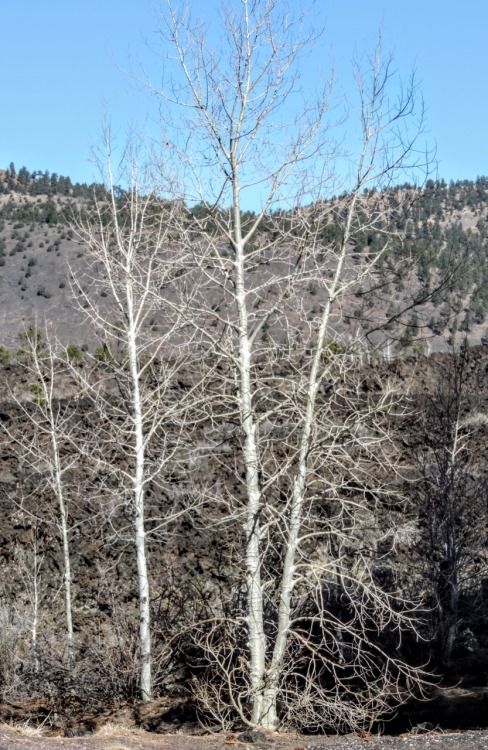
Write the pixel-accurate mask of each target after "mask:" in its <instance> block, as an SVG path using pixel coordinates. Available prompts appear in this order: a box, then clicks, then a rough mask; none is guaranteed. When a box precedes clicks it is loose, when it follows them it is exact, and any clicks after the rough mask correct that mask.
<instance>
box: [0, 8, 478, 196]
mask: <svg viewBox="0 0 488 750" xmlns="http://www.w3.org/2000/svg"><path fill="white" fill-rule="evenodd" d="M191 4H192V6H193V7H195V9H196V10H197V11H198V13H201V14H202V15H205V14H206V13H207V12H210V11H212V10H214V9H215V8H216V7H217V5H218V0H200V2H197V0H191ZM0 6H1V7H0V28H1V29H2V39H1V43H0V71H1V74H0V96H1V102H2V114H1V119H0V168H5V167H7V166H8V164H9V163H10V162H11V161H13V162H14V163H15V165H16V167H17V169H18V168H19V167H21V166H23V165H25V166H27V167H28V168H29V169H31V170H33V169H41V170H44V169H48V170H49V171H51V172H58V173H61V174H65V175H69V176H70V177H71V178H72V179H74V180H78V181H91V179H92V178H95V177H96V176H97V175H96V171H95V168H94V166H93V165H92V164H91V163H90V162H89V161H88V158H89V154H90V147H91V146H92V145H94V144H96V143H97V142H98V141H99V140H100V133H101V127H102V122H103V119H104V116H105V115H106V114H109V115H110V116H111V117H112V119H113V122H114V123H115V126H116V127H120V128H121V129H123V127H124V125H125V124H126V123H128V122H131V121H133V122H138V123H140V122H141V121H142V120H143V119H144V114H145V111H146V110H148V109H149V107H150V106H151V105H150V104H149V102H148V100H147V98H145V96H144V95H143V94H142V93H140V92H137V91H136V90H135V87H134V85H133V83H132V82H131V81H130V79H129V78H128V77H127V76H126V75H125V74H124V72H123V68H127V67H129V62H128V61H129V57H131V58H132V60H133V61H134V63H136V62H137V60H139V59H142V60H144V59H146V60H147V59H148V52H147V49H146V47H145V44H144V40H149V41H151V39H154V35H155V20H154V19H155V16H156V15H157V10H158V5H157V4H155V3H153V2H151V0H83V2H73V1H72V0H2V2H1V4H0ZM316 13H317V22H318V21H319V19H320V20H321V21H322V22H323V23H324V24H325V27H326V31H325V37H324V40H323V44H324V49H325V50H326V52H327V54H330V58H331V59H333V60H334V62H335V65H336V68H337V73H338V78H339V82H341V80H342V84H343V85H344V86H345V87H346V88H347V85H348V75H347V70H348V67H349V61H350V59H351V57H352V55H353V53H354V50H355V49H357V50H361V49H363V48H365V47H369V48H371V46H372V45H373V44H374V42H375V38H376V35H377V31H378V28H379V26H382V27H383V30H384V33H383V36H384V40H385V47H387V48H389V49H393V50H394V51H395V56H396V66H397V68H398V70H399V71H400V72H401V73H402V74H404V75H405V76H407V75H408V72H409V70H410V68H411V66H412V65H415V67H416V69H417V73H418V77H419V80H420V82H421V90H422V92H423V96H424V99H425V104H426V107H427V125H428V131H429V133H428V138H429V139H430V141H431V142H433V141H435V142H436V143H437V158H438V160H439V176H441V177H444V178H445V179H447V180H449V179H451V178H452V179H458V178H468V179H474V178H475V177H476V176H477V175H478V174H485V175H486V174H488V127H487V120H488V96H487V94H488V91H487V81H488V57H487V41H486V37H487V30H488V3H487V2H486V0H464V2H462V3H461V2H459V1H456V2H455V1H454V0H409V2H398V1H397V0H389V1H388V2H385V0H368V2H365V0H347V2H344V0H341V2H339V0H317V2H316ZM324 59H326V56H325V55H324ZM149 64H150V66H151V67H152V69H153V70H154V60H153V61H152V62H150V63H149Z"/></svg>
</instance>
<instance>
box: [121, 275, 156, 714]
mask: <svg viewBox="0 0 488 750" xmlns="http://www.w3.org/2000/svg"><path fill="white" fill-rule="evenodd" d="M127 302H128V319H129V329H128V349H129V368H130V374H131V385H132V407H133V425H134V447H135V473H134V509H135V518H134V525H135V543H136V553H137V580H138V587H139V647H140V686H141V698H142V700H143V701H144V702H147V701H151V700H152V674H151V672H152V663H151V662H152V657H151V611H150V597H149V578H148V572H147V559H146V529H145V520H144V469H145V449H144V427H143V416H142V403H141V393H140V387H139V368H138V360H137V341H136V331H135V330H134V328H133V320H134V315H133V310H132V295H131V290H130V288H128V289H127Z"/></svg>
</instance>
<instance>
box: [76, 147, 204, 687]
mask: <svg viewBox="0 0 488 750" xmlns="http://www.w3.org/2000/svg"><path fill="white" fill-rule="evenodd" d="M106 146H107V154H106V156H107V161H106V165H107V173H106V175H105V177H106V188H107V192H106V194H105V195H102V196H101V197H99V198H98V199H96V206H95V214H94V218H93V216H91V217H89V218H88V219H87V220H86V221H85V222H80V223H79V224H78V226H77V231H78V234H79V236H80V238H81V239H82V240H83V242H84V243H85V246H86V261H87V265H86V270H85V272H84V273H83V274H81V275H80V276H79V277H78V279H77V283H78V285H79V287H78V289H79V291H80V292H81V297H80V299H81V300H82V304H83V307H84V309H85V312H86V313H87V314H88V316H89V317H90V318H91V321H92V323H93V325H94V328H95V330H96V331H97V333H98V335H99V336H100V339H101V341H102V346H101V347H100V349H99V350H98V352H97V354H96V358H98V364H96V365H95V368H90V369H86V368H85V370H83V371H79V372H78V377H79V378H81V379H82V381H83V387H84V388H86V389H87V392H88V393H89V395H90V398H91V400H92V402H93V405H94V414H95V419H94V422H93V425H92V435H91V439H90V440H89V441H88V442H87V444H86V445H85V446H84V451H85V452H86V453H87V454H88V456H89V458H90V460H91V461H92V466H93V467H94V470H96V471H98V473H99V474H100V475H101V476H103V477H104V480H103V490H102V491H103V493H104V497H105V500H104V503H103V505H104V511H105V515H106V519H107V517H108V521H109V523H111V524H112V527H113V531H114V533H116V534H118V535H122V536H124V533H125V531H124V525H122V528H121V527H120V523H118V524H117V522H116V521H115V520H114V519H117V517H119V518H120V516H122V519H125V520H127V519H130V524H131V526H132V529H133V541H134V543H135V549H136V557H137V580H138V593H139V618H140V619H139V639H140V689H141V698H142V700H143V701H149V700H151V699H152V695H153V678H152V650H151V648H152V647H151V592H150V575H149V566H148V559H147V556H148V551H147V537H148V534H149V533H150V534H151V535H152V536H157V535H159V537H161V538H162V537H164V535H165V534H166V533H167V532H168V529H169V527H170V525H171V523H172V522H173V521H174V520H175V518H176V517H177V516H178V515H179V514H181V513H186V512H188V510H189V508H190V507H191V500H189V499H188V498H187V502H186V504H185V503H183V504H182V503H179V502H178V501H177V500H174V498H173V495H172V494H171V492H169V490H168V485H167V484H165V479H164V474H165V469H166V467H167V466H168V465H171V467H172V471H175V470H177V466H178V461H180V460H181V451H182V446H183V439H182V431H183V425H186V424H187V422H188V421H189V420H188V419H185V414H186V412H187V411H188V409H189V404H190V402H192V397H193V393H194V391H196V390H197V385H194V387H193V388H192V387H189V388H188V389H187V390H186V391H184V392H183V393H182V392H181V388H179V386H178V384H177V382H178V377H179V376H180V374H181V373H182V371H183V369H184V366H185V361H186V354H185V352H186V349H185V348H184V347H183V344H182V343H181V341H180V343H179V344H178V328H179V325H180V323H179V318H178V316H174V315H173V316H172V315H171V314H170V313H169V312H168V311H166V312H165V315H164V317H162V316H161V314H159V313H160V307H161V305H160V302H159V300H158V291H159V288H160V287H161V286H164V285H165V284H168V283H170V282H171V280H172V278H173V276H174V274H175V273H176V271H177V268H178V263H179V262H181V259H178V258H177V257H173V256H172V254H171V252H169V251H168V243H169V239H170V238H169V231H170V227H171V224H172V219H171V216H172V213H174V211H175V210H177V209H178V207H177V206H171V205H165V204H164V203H162V202H161V201H160V200H159V199H158V198H157V197H156V196H155V194H154V193H153V192H152V190H151V189H149V188H148V187H147V185H146V184H145V182H144V174H142V173H140V172H138V169H137V167H136V163H135V160H134V159H133V158H132V156H131V155H130V153H129V155H128V158H127V162H125V165H128V166H127V167H126V166H123V167H122V170H123V171H122V172H121V173H120V174H118V176H117V179H116V177H115V176H114V173H113V171H112V161H111V153H110V150H111V144H110V139H109V138H107V140H106ZM129 151H130V150H129ZM124 170H125V171H124ZM121 185H122V186H125V187H121ZM170 344H171V347H170V346H169V345H170ZM194 383H198V379H195V380H194ZM155 487H157V488H159V490H160V491H161V492H162V493H163V495H164V496H165V498H166V507H165V508H164V509H161V510H160V511H159V513H158V514H157V515H156V516H153V515H151V516H150V517H149V518H148V517H147V514H146V508H145V496H146V494H147V493H148V491H149V490H150V489H154V488H155Z"/></svg>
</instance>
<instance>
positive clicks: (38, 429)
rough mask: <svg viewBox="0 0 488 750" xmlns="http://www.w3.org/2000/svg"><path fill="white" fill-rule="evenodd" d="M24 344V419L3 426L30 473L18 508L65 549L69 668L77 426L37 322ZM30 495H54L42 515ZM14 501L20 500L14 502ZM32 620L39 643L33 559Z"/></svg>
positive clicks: (20, 400) (20, 397) (17, 397)
mask: <svg viewBox="0 0 488 750" xmlns="http://www.w3.org/2000/svg"><path fill="white" fill-rule="evenodd" d="M20 338H21V341H22V348H21V350H20V352H19V356H20V357H21V361H22V363H23V367H24V368H25V371H26V373H27V374H28V377H29V379H30V380H32V382H31V383H30V384H29V390H28V393H24V394H18V393H15V392H12V398H13V401H14V403H16V404H17V406H18V408H19V409H20V411H21V414H22V417H23V421H21V422H20V423H19V424H20V428H19V425H15V426H13V427H10V426H9V424H8V423H7V424H5V425H3V429H4V431H5V433H6V435H7V436H8V438H9V440H10V441H11V445H12V446H14V448H15V451H16V453H17V455H18V458H19V462H20V464H21V465H22V466H23V472H24V474H25V475H26V476H27V477H29V479H30V484H31V489H30V493H24V495H23V501H22V507H23V510H24V511H25V512H26V513H30V514H31V515H32V516H33V523H34V524H36V523H37V522H40V523H48V524H54V525H55V526H57V528H58V529H59V533H60V538H61V545H62V550H63V587H64V600H65V618H66V639H67V654H68V664H69V666H70V667H73V662H74V650H73V646H74V644H73V614H72V601H73V596H72V575H71V555H70V537H71V534H72V528H71V527H70V521H69V505H70V501H72V500H73V499H74V494H75V492H76V488H75V485H74V483H73V481H72V478H71V477H70V473H71V472H72V471H73V469H74V468H75V467H76V466H77V464H78V459H79V453H78V449H77V438H76V435H77V426H76V422H75V421H74V420H73V411H72V407H71V405H70V404H69V403H67V402H66V401H63V400H62V399H61V398H60V397H59V393H58V392H57V389H58V388H60V385H61V379H62V376H63V369H64V371H66V365H65V363H64V364H63V361H62V359H60V358H58V356H57V354H56V353H55V351H54V348H53V346H52V344H51V343H50V342H49V341H48V339H47V336H45V337H43V336H42V334H41V332H40V331H39V329H38V328H36V326H34V325H31V326H29V327H28V328H27V329H26V330H25V331H24V332H23V333H21V335H20ZM28 494H31V495H34V496H35V497H36V498H39V497H42V496H43V494H44V495H46V494H47V495H48V496H49V495H52V497H53V500H54V501H55V506H54V507H50V508H48V509H47V512H46V513H43V509H42V508H41V509H40V510H39V511H38V510H37V509H34V508H32V507H31V508H30V509H29V508H28V507H27V504H26V502H25V500H26V499H27V497H28ZM16 501H17V502H19V501H18V499H17V500H16ZM32 575H33V586H34V594H33V595H34V601H33V607H34V613H35V614H34V622H33V643H34V644H35V642H36V641H37V632H36V629H37V627H36V623H37V619H38V614H37V610H38V597H37V585H38V573H37V562H36V561H35V562H34V572H33V574H32Z"/></svg>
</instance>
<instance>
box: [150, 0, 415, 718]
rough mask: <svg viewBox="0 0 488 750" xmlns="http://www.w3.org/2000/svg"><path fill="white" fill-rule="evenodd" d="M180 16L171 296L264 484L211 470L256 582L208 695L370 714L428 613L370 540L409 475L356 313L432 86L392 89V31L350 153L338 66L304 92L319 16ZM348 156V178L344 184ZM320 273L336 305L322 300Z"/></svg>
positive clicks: (365, 78)
mask: <svg viewBox="0 0 488 750" xmlns="http://www.w3.org/2000/svg"><path fill="white" fill-rule="evenodd" d="M164 23H165V24H166V25H165V27H164V28H163V32H162V33H163V36H164V39H165V44H167V43H168V41H169V42H170V43H171V45H172V49H173V57H174V56H176V61H177V71H176V72H174V68H172V67H171V65H169V64H168V65H167V63H169V57H168V59H165V67H164V75H165V76H166V77H165V78H164V80H163V82H162V85H161V86H155V85H153V84H151V83H149V84H148V85H149V87H150V89H151V90H152V92H153V93H154V94H156V95H157V96H158V97H159V98H160V99H161V101H162V104H163V106H162V112H163V115H162V121H161V128H162V136H161V138H162V141H163V142H164V144H165V146H164V152H163V157H162V158H161V160H160V164H159V170H160V171H159V174H160V183H159V184H160V190H161V191H162V192H163V193H164V192H166V194H167V195H168V196H170V197H172V198H173V200H175V199H177V198H178V199H179V200H180V201H185V203H186V205H187V206H188V209H187V210H186V211H180V212H177V213H175V214H174V215H173V216H172V221H173V232H174V235H173V236H174V237H175V245H176V246H177V247H178V248H179V250H178V252H180V253H182V254H183V256H184V258H185V262H184V263H183V264H182V274H181V275H180V276H179V278H177V279H175V280H174V281H173V284H172V285H171V287H170V288H169V289H168V290H165V289H160V290H159V295H158V297H159V299H160V300H161V301H162V303H164V305H165V308H166V309H167V310H174V311H177V312H178V314H179V315H180V316H182V318H183V319H184V320H185V321H187V323H188V324H189V326H190V327H191V328H192V329H193V331H194V334H193V335H194V336H196V335H197V334H198V335H199V338H200V346H201V347H202V350H203V351H205V350H207V351H210V352H213V353H214V355H217V356H218V357H219V358H221V360H222V362H223V363H224V364H223V365H222V367H221V370H220V373H221V380H220V381H219V382H218V384H217V381H215V385H216V387H215V390H214V399H213V403H212V405H211V406H212V410H211V412H212V413H211V416H212V419H213V420H214V422H213V423H214V424H218V423H219V422H220V430H219V429H217V430H216V437H215V445H217V444H218V443H220V442H221V440H222V436H223V434H224V432H225V430H228V429H229V426H230V425H232V424H233V423H234V424H237V427H236V428H235V438H236V440H237V442H238V446H239V450H238V454H237V456H236V466H237V469H236V471H237V477H241V476H243V479H242V484H243V494H244V496H245V499H244V500H243V499H242V498H241V496H240V493H238V494H237V495H236V496H230V493H229V492H228V490H226V489H225V488H219V491H215V483H214V485H213V487H214V500H215V504H224V505H226V507H227V508H228V513H227V518H226V521H227V528H229V529H230V533H231V536H230V539H232V540H233V541H232V542H231V544H232V546H233V547H236V548H240V555H241V566H242V581H241V586H243V587H244V597H243V599H242V597H241V599H240V601H241V604H240V605H239V606H237V609H234V610H233V611H232V612H231V613H230V614H229V616H228V617H227V619H226V618H225V617H223V616H221V618H220V623H219V624H217V625H214V626H212V627H211V629H210V633H209V632H208V631H202V633H201V637H200V643H201V644H202V647H203V649H204V650H205V651H206V653H207V655H208V659H209V663H211V666H212V669H213V672H212V669H210V670H209V674H210V676H209V677H208V679H207V681H206V682H205V684H203V687H202V683H200V695H203V694H204V695H205V696H206V702H207V704H208V705H209V706H210V709H209V710H211V711H212V712H213V713H214V715H220V716H223V715H226V716H231V715H237V716H238V717H239V720H240V721H244V722H246V723H248V724H250V725H252V726H261V727H265V728H274V727H276V726H277V725H278V723H279V722H280V721H287V720H291V717H292V716H293V714H294V715H295V719H296V716H297V709H298V708H299V709H300V713H301V721H302V723H303V725H306V726H309V727H316V726H317V725H318V724H319V723H320V722H324V720H328V721H330V722H331V723H335V724H339V725H347V726H357V725H361V724H364V723H367V722H368V721H370V720H371V717H372V716H374V715H375V712H376V711H377V710H379V709H382V708H385V706H387V705H388V703H389V701H390V700H392V699H393V698H394V696H395V693H396V695H397V696H398V695H399V694H400V692H401V689H400V685H403V687H407V688H408V686H409V682H410V680H411V679H412V678H413V677H414V672H413V671H412V670H410V669H409V667H408V666H407V665H406V664H405V663H403V662H402V660H401V659H400V658H394V657H392V656H391V655H390V654H389V653H388V652H387V651H386V650H385V649H384V648H383V647H382V645H381V640H378V638H379V636H378V633H381V632H383V631H391V632H393V631H394V630H395V629H400V628H401V623H402V621H403V622H405V621H409V612H408V605H407V603H406V602H402V599H401V596H399V595H395V593H394V592H390V593H387V592H386V591H385V590H383V588H382V587H381V586H380V585H378V582H377V580H376V579H375V575H374V562H373V560H374V554H373V552H372V550H374V546H375V543H376V542H375V540H377V539H378V538H379V537H380V536H381V533H382V531H381V529H380V524H379V522H378V521H377V520H376V513H375V507H376V506H377V505H381V504H382V503H384V502H386V501H387V498H388V496H389V493H390V492H391V485H390V484H389V480H391V478H392V475H394V467H395V460H394V451H393V448H392V444H391V441H390V440H389V431H390V426H391V421H390V420H388V419H387V418H386V417H385V415H386V414H388V413H389V412H391V411H392V410H394V408H395V407H394V403H395V401H394V398H393V397H392V394H391V390H390V389H389V387H388V385H385V384H381V385H379V386H377V387H373V386H371V388H372V390H370V387H369V386H368V383H367V376H366V375H365V374H364V373H362V372H361V370H360V368H359V367H358V360H359V356H358V352H361V351H362V350H365V348H366V347H367V342H366V341H365V331H364V330H361V329H360V328H358V330H357V331H356V335H355V337H354V340H353V342H352V343H350V344H348V342H347V337H346V336H345V334H344V333H341V330H342V331H344V329H343V326H342V318H343V309H344V305H345V304H346V300H347V297H348V295H352V294H353V293H354V291H355V290H357V289H358V287H359V285H360V284H365V285H366V286H367V287H368V288H369V289H370V290H372V289H373V288H374V287H375V285H376V277H375V268H376V266H377V264H378V261H379V259H380V258H381V257H382V255H383V254H384V253H385V251H386V250H387V248H388V242H389V238H390V237H391V232H390V224H389V214H390V211H391V209H392V205H393V204H394V203H395V202H396V201H397V200H398V199H399V198H400V197H401V195H400V194H399V191H397V190H392V191H389V190H388V189H389V188H391V186H392V185H394V184H395V181H397V180H398V179H399V178H400V177H401V176H402V175H403V174H404V173H405V170H407V169H409V168H412V169H413V168H414V167H415V166H417V165H418V162H417V158H416V154H415V142H416V138H417V136H418V134H419V131H420V129H421V127H422V112H421V107H420V111H419V114H418V115H417V105H418V102H417V101H416V88H415V83H414V81H410V82H409V84H408V85H407V86H406V87H403V88H397V89H396V90H395V89H393V93H392V94H390V93H389V91H390V87H391V86H392V84H393V80H392V79H393V70H392V67H391V59H389V58H386V60H385V59H384V58H383V57H382V54H381V49H380V47H378V48H377V49H376V51H375V54H374V55H373V57H372V59H370V60H368V61H367V62H366V64H365V65H362V64H361V63H358V64H357V66H356V71H355V72H356V80H357V84H358V91H359V98H358V114H359V129H358V130H355V131H354V134H352V132H351V131H350V132H349V134H348V137H349V139H350V140H349V143H354V144H357V147H356V146H354V147H353V148H352V149H351V150H350V152H348V153H347V155H346V160H345V161H346V164H347V168H346V170H344V168H342V169H341V168H340V167H339V168H338V167H337V164H333V163H332V162H333V157H334V156H336V154H337V152H338V151H340V149H339V148H338V147H335V146H332V138H331V130H330V122H328V121H327V112H328V104H329V98H330V85H327V86H326V87H325V88H324V89H323V90H322V91H320V92H319V94H318V96H317V97H315V98H314V99H313V100H309V101H306V100H305V99H304V97H303V96H302V93H303V88H302V86H301V82H300V64H301V60H302V53H304V52H306V51H307V50H308V48H309V45H310V44H313V43H315V42H316V41H317V38H316V35H315V34H314V32H313V31H310V29H311V27H312V22H311V18H307V17H306V16H298V17H293V14H292V13H290V12H289V9H288V8H284V7H283V3H279V2H276V1H275V0H256V1H254V2H252V1H251V0H242V2H235V3H232V4H231V6H226V8H222V10H221V27H220V28H219V30H220V31H222V34H221V37H220V39H219V44H218V45H217V46H214V47H212V44H211V42H210V40H209V38H208V37H207V35H206V33H205V29H204V28H203V25H202V24H199V23H193V22H192V20H191V17H190V15H189V13H188V12H187V11H183V12H182V13H181V14H180V13H178V11H177V10H176V9H175V8H174V7H172V6H171V5H169V9H168V13H167V15H166V16H165V19H164ZM307 28H308V29H309V31H308V32H307ZM213 33H215V29H214V30H213ZM168 71H170V72H168ZM168 173H170V174H171V177H172V182H171V185H172V186H174V184H175V182H174V179H175V175H176V174H178V177H179V179H180V183H179V184H180V188H179V189H178V190H173V192H171V191H170V190H167V188H166V186H167V185H168V179H167V178H166V177H165V176H166V175H167V174H168ZM341 174H345V175H346V177H345V179H344V181H342V189H346V192H345V193H343V194H342V195H341V197H339V198H332V197H331V193H332V190H334V189H336V190H337V186H338V183H340V182H341V180H340V179H339V177H340V175H341ZM192 204H196V205H195V206H193V207H191V206H192ZM180 205H181V203H180ZM256 205H259V208H258V210H257V211H256V210H255V206H256ZM251 209H252V210H251ZM365 230H369V231H376V232H378V233H379V234H380V235H382V236H383V238H384V241H383V243H382V246H381V248H380V250H379V252H376V253H374V254H372V253H368V252H366V251H365V249H364V248H363V247H361V246H359V247H356V244H357V243H358V242H360V237H361V236H363V235H364V232H365ZM312 288H313V290H314V295H313V296H315V297H316V299H317V302H318V303H319V305H318V307H317V309H315V308H312V306H310V307H308V308H307V304H306V301H305V299H304V298H305V297H306V290H307V289H308V290H309V291H312ZM188 290H191V295H190V296H189V295H188ZM380 318H381V314H380V312H378V313H377V321H376V323H377V327H378V326H379V325H380ZM373 380H374V378H373ZM370 385H371V384H370ZM208 408H209V410H210V405H209V407H208ZM208 449H209V447H207V450H208ZM385 476H388V479H385ZM206 492H207V496H208V494H209V492H210V490H209V489H208V488H207V490H206ZM224 527H226V524H225V522H223V528H224ZM368 536H369V539H370V544H365V539H366V538H368ZM227 538H229V537H227ZM366 548H368V551H367V552H366V551H365V549H366ZM346 602H347V604H346ZM228 611H229V610H228ZM223 623H226V624H225V627H224V630H223V629H222V628H223ZM224 632H225V635H224ZM375 634H376V635H375ZM229 644H232V646H229ZM212 675H213V676H212ZM352 685H354V689H352Z"/></svg>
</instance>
